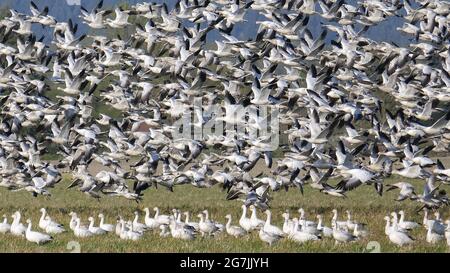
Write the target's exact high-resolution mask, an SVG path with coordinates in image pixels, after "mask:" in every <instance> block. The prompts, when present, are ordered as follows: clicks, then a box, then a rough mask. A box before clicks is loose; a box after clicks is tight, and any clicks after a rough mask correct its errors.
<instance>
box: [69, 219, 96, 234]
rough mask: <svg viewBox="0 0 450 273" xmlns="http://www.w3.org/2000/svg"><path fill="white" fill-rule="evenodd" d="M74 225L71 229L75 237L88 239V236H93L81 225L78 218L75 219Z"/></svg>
mask: <svg viewBox="0 0 450 273" xmlns="http://www.w3.org/2000/svg"><path fill="white" fill-rule="evenodd" d="M75 223H76V225H75V228H74V229H73V233H74V234H75V236H76V237H80V238H84V237H90V236H92V235H94V233H92V232H91V231H89V229H88V228H86V227H84V226H82V225H81V219H80V218H76V220H75Z"/></svg>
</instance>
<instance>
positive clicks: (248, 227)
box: [239, 205, 256, 232]
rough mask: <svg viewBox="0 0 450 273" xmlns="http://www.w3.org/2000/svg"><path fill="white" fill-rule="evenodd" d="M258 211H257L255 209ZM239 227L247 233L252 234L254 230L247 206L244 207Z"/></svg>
mask: <svg viewBox="0 0 450 273" xmlns="http://www.w3.org/2000/svg"><path fill="white" fill-rule="evenodd" d="M255 210H256V209H255ZM239 225H240V226H241V227H242V228H243V229H245V231H247V232H250V231H252V230H253V225H252V222H251V219H250V218H247V206H245V205H242V215H241V218H240V219H239Z"/></svg>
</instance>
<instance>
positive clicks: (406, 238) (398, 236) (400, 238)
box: [385, 216, 414, 247]
mask: <svg viewBox="0 0 450 273" xmlns="http://www.w3.org/2000/svg"><path fill="white" fill-rule="evenodd" d="M386 218H387V219H389V217H388V216H386V217H385V219H386ZM388 237H389V240H390V241H391V242H392V243H394V244H396V245H398V246H401V247H402V246H404V245H409V244H412V243H413V242H414V238H412V237H411V236H410V235H409V234H408V233H406V232H401V231H398V230H397V229H396V228H390V231H389V234H388Z"/></svg>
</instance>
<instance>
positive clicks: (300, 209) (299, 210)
mask: <svg viewBox="0 0 450 273" xmlns="http://www.w3.org/2000/svg"><path fill="white" fill-rule="evenodd" d="M298 213H300V216H302V217H303V216H305V210H304V209H303V208H299V209H298Z"/></svg>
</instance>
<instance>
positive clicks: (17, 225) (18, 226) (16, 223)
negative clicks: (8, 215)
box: [10, 211, 27, 236]
mask: <svg viewBox="0 0 450 273" xmlns="http://www.w3.org/2000/svg"><path fill="white" fill-rule="evenodd" d="M20 217H21V215H20V212H18V211H16V212H15V213H14V214H13V215H12V218H13V219H14V220H13V222H12V224H11V230H10V231H11V234H13V235H16V236H24V235H25V231H26V230H27V228H26V227H25V226H24V225H23V224H22V223H21V222H20Z"/></svg>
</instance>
